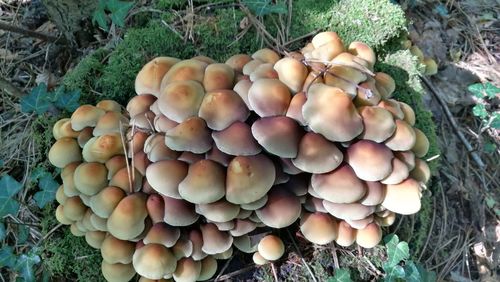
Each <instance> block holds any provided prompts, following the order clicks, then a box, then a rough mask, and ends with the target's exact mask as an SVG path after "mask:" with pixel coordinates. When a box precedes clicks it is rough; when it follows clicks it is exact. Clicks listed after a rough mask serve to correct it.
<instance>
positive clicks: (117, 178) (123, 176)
mask: <svg viewBox="0 0 500 282" xmlns="http://www.w3.org/2000/svg"><path fill="white" fill-rule="evenodd" d="M131 169H132V170H133V172H132V173H133V174H134V176H135V178H134V179H132V182H131V179H130V178H129V176H130V175H131V173H129V170H128V169H127V167H123V168H121V169H120V170H118V171H117V172H116V173H115V175H113V178H111V180H110V181H109V186H115V187H118V188H121V189H122V190H123V191H125V192H130V191H138V190H140V188H141V187H142V174H140V173H139V171H137V170H136V169H135V168H131ZM130 184H132V187H130Z"/></svg>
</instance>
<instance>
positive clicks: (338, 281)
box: [327, 268, 352, 282]
mask: <svg viewBox="0 0 500 282" xmlns="http://www.w3.org/2000/svg"><path fill="white" fill-rule="evenodd" d="M350 281H352V280H351V274H350V273H349V270H348V269H343V268H339V269H337V270H335V275H334V276H333V277H330V278H328V280H327V282H350Z"/></svg>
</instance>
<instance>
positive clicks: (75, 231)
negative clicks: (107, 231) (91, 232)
mask: <svg viewBox="0 0 500 282" xmlns="http://www.w3.org/2000/svg"><path fill="white" fill-rule="evenodd" d="M69 230H70V231H71V234H73V236H76V237H82V236H85V232H83V231H80V230H78V227H76V222H75V223H72V224H71V226H70V228H69Z"/></svg>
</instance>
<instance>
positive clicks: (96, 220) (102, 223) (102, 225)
mask: <svg viewBox="0 0 500 282" xmlns="http://www.w3.org/2000/svg"><path fill="white" fill-rule="evenodd" d="M90 224H91V225H92V226H93V227H94V229H96V230H99V231H106V232H107V231H108V219H107V218H103V217H100V216H98V215H96V214H95V213H92V215H91V216H90Z"/></svg>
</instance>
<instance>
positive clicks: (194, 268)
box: [173, 258, 201, 282]
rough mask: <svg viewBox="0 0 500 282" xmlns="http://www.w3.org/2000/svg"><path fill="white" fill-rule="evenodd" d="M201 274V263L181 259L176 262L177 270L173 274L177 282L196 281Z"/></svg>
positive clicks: (189, 259)
mask: <svg viewBox="0 0 500 282" xmlns="http://www.w3.org/2000/svg"><path fill="white" fill-rule="evenodd" d="M200 273H201V262H199V261H195V260H193V259H192V258H182V259H180V260H179V261H177V268H176V269H175V272H174V274H173V276H174V279H175V281H177V282H191V281H198V278H199V277H200Z"/></svg>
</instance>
